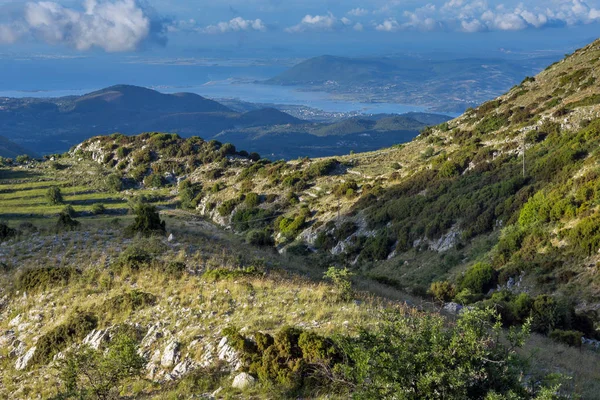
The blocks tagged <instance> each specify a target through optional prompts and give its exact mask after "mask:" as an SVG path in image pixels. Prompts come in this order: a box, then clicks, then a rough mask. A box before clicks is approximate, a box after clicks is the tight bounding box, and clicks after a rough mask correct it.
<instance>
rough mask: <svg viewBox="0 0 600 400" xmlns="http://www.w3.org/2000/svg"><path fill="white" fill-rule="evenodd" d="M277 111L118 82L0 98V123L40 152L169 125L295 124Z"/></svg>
mask: <svg viewBox="0 0 600 400" xmlns="http://www.w3.org/2000/svg"><path fill="white" fill-rule="evenodd" d="M301 122H302V121H301V120H299V119H296V118H294V117H291V116H289V115H287V114H285V113H282V112H280V111H277V110H274V109H269V110H256V111H252V112H249V113H239V112H235V111H233V110H231V109H229V108H227V107H225V106H224V105H222V104H220V103H217V102H216V101H212V100H209V99H206V98H204V97H202V96H199V95H196V94H192V93H177V94H162V93H159V92H157V91H154V90H151V89H146V88H142V87H137V86H128V85H117V86H111V87H109V88H106V89H102V90H99V91H96V92H93V93H89V94H86V95H83V96H68V97H61V98H53V99H40V98H25V99H12V98H4V99H0V129H1V130H2V132H3V133H4V134H5V135H6V136H7V137H8V138H9V139H11V140H13V141H15V142H17V143H20V144H23V145H25V146H27V147H29V148H31V149H33V150H35V151H37V152H39V153H53V152H62V151H65V150H66V149H68V148H69V147H71V146H72V145H74V144H77V143H79V142H81V141H83V140H85V139H87V138H89V137H92V136H94V135H98V134H109V133H113V132H120V133H124V134H137V133H141V132H145V131H156V130H161V131H168V132H177V133H181V134H183V135H201V136H204V137H210V136H212V135H215V134H217V133H219V132H221V131H223V130H226V129H234V128H236V127H248V126H261V125H265V126H266V125H276V124H281V123H285V124H298V123H301Z"/></svg>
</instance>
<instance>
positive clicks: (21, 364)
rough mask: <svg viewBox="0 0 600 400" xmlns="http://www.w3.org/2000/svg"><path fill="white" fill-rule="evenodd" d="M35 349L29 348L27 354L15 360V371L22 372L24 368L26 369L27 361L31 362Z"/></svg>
mask: <svg viewBox="0 0 600 400" xmlns="http://www.w3.org/2000/svg"><path fill="white" fill-rule="evenodd" d="M35 349H36V347H35V346H34V347H32V348H30V349H29V351H27V353H25V354H23V355H22V356H21V357H19V358H18V359H17V362H16V363H15V369H16V370H17V371H22V370H24V369H25V368H27V365H28V364H29V361H31V358H32V357H33V355H34V354H35Z"/></svg>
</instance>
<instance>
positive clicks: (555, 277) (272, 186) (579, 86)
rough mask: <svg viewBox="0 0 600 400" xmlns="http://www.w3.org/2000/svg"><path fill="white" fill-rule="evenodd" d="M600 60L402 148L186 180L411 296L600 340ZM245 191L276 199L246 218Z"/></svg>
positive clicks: (214, 211)
mask: <svg viewBox="0 0 600 400" xmlns="http://www.w3.org/2000/svg"><path fill="white" fill-rule="evenodd" d="M599 60H600V42H598V41H597V42H594V43H593V44H591V45H589V46H587V47H586V48H584V49H581V50H579V51H577V52H576V53H574V54H573V55H571V56H569V57H568V58H566V59H565V60H563V61H561V62H559V63H557V64H555V65H553V66H551V67H549V68H548V69H547V70H546V71H544V72H542V73H541V74H539V75H538V76H536V77H535V78H528V79H526V80H524V82H523V83H522V84H521V85H518V86H516V87H514V88H513V89H512V90H511V91H510V92H508V93H507V94H505V95H503V96H501V97H500V98H498V99H496V100H494V101H491V102H488V103H485V104H483V105H481V106H480V107H478V108H476V109H473V110H469V111H467V112H466V113H465V115H463V116H461V117H459V118H457V119H455V120H452V121H449V122H448V123H444V124H442V125H440V126H438V127H436V128H432V129H427V130H425V131H424V132H423V133H422V134H421V135H419V137H418V138H417V139H415V140H414V141H412V142H410V143H408V144H406V145H404V146H399V147H396V148H391V149H387V150H382V151H378V152H374V153H365V154H356V155H349V156H344V157H337V158H336V159H324V160H314V161H313V160H303V161H297V162H293V163H269V162H266V161H261V162H260V163H257V164H253V165H248V166H241V165H240V166H237V167H235V168H231V167H228V168H227V169H224V170H222V171H221V172H220V175H214V174H212V173H209V171H210V170H211V168H212V167H210V166H205V167H203V168H201V169H199V170H197V171H194V172H193V173H192V174H191V175H190V179H191V180H192V181H194V182H198V183H200V184H201V185H202V186H203V187H214V185H215V184H217V186H219V185H222V189H221V190H219V191H217V192H211V191H203V192H202V196H201V200H199V201H198V202H197V203H196V205H195V206H194V207H196V208H197V211H198V212H199V213H201V214H203V215H206V216H209V217H211V218H212V219H214V220H215V221H217V222H219V223H220V224H224V225H230V226H232V227H233V229H234V230H236V231H238V232H248V231H249V230H250V231H251V230H259V231H262V230H264V231H265V232H266V233H267V234H268V235H271V236H272V237H274V238H275V239H276V242H277V244H278V245H279V247H280V248H282V249H283V248H287V246H290V245H291V244H292V243H293V242H294V240H295V239H301V241H302V242H304V243H306V244H308V245H309V246H310V248H312V249H313V250H318V252H317V254H316V255H315V257H316V259H317V260H320V261H319V262H325V263H334V264H335V263H337V264H339V265H353V266H355V268H357V269H358V270H360V271H362V272H363V273H365V274H368V275H369V276H371V277H373V278H376V279H380V280H382V281H384V282H388V283H390V284H393V285H398V286H401V287H404V288H407V289H410V290H412V291H414V292H415V293H420V294H425V293H426V291H427V290H428V288H429V286H430V284H431V283H433V282H436V281H444V280H447V281H448V282H447V283H446V284H445V285H446V286H444V287H446V288H448V290H447V293H445V294H443V295H442V294H439V293H438V294H439V295H440V296H442V297H443V298H444V299H446V300H451V299H454V300H455V301H458V302H460V303H466V304H470V303H477V304H492V305H494V304H495V305H497V306H498V307H504V308H503V309H504V310H513V311H510V312H509V311H506V315H505V316H506V318H507V320H508V321H511V323H518V322H522V321H523V318H525V317H526V316H527V315H528V313H535V312H538V311H539V310H537V307H542V303H543V302H549V303H550V308H551V309H553V310H554V311H552V313H555V314H552V315H551V316H548V318H551V320H552V321H554V322H551V323H549V324H548V325H537V326H536V327H535V329H536V330H538V331H539V332H542V333H550V332H552V331H553V330H555V329H557V330H574V331H579V332H582V334H584V335H585V336H587V337H598V334H597V332H596V331H595V328H594V325H593V323H592V322H590V321H596V323H597V321H599V320H600V318H599V317H600V316H599V315H598V309H599V308H600V280H599V278H598V274H597V268H596V267H595V265H596V264H597V263H598V262H599V260H598V259H597V251H598V250H599V248H600V239H598V238H599V237H600V235H599V234H598V233H597V232H600V223H599V222H598V221H600V214H598V206H599V205H600V194H597V193H600V191H599V190H598V189H597V188H598V187H600V178H599V177H600V170H598V167H597V165H598V164H599V163H600V158H599V157H600V154H599V153H598V152H597V148H598V146H599V145H600V100H599V99H600V88H599V87H598V85H597V84H596V79H597V78H598V77H599V74H600V61H599ZM365 123H367V122H365ZM368 124H372V122H368ZM524 141H525V146H526V148H527V150H526V160H525V174H523V159H522V146H523V142H524ZM85 148H86V147H83V148H82V150H85ZM219 187H221V186H219ZM243 188H247V189H246V190H252V191H254V192H255V193H256V194H258V195H259V199H266V198H272V197H273V196H275V197H274V198H277V199H279V200H278V201H276V202H275V203H268V202H264V201H263V200H261V202H259V205H258V206H256V205H253V206H251V207H249V206H246V205H245V203H244V200H243V196H242V197H240V191H243V190H244V189H243ZM250 188H251V189H250ZM338 204H339V207H340V208H338ZM338 212H339V214H340V219H339V220H338ZM265 218H266V219H265ZM269 218H270V219H269ZM254 219H258V220H260V221H261V222H260V223H256V224H254V223H252V221H254ZM265 221H266V222H265ZM273 221H275V222H273ZM294 246H295V245H294ZM323 260H326V261H323ZM478 274H479V275H482V276H484V277H485V278H481V279H482V280H477V279H475V278H474V276H478ZM468 277H471V278H468ZM471 279H475V281H476V282H475V283H473V282H472V281H471ZM478 279H479V278H478ZM498 287H500V288H501V289H503V290H502V291H498V293H492V292H490V289H494V288H498ZM434 290H437V289H434ZM520 294H523V296H522V297H518V296H519V295H520ZM544 296H550V297H544ZM517 298H519V299H520V300H519V301H523V302H524V303H523V304H522V305H523V307H525V308H524V311H515V310H516V308H515V307H517V305H516V303H514V302H515V301H517ZM536 304H537V305H536ZM536 310H537V311H536Z"/></svg>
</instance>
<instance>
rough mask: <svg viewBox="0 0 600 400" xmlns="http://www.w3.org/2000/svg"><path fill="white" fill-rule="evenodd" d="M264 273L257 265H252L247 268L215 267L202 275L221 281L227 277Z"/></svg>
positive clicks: (251, 275)
mask: <svg viewBox="0 0 600 400" xmlns="http://www.w3.org/2000/svg"><path fill="white" fill-rule="evenodd" d="M262 275H264V273H263V272H262V271H261V270H260V269H258V268H257V267H254V266H250V267H246V268H235V269H229V268H215V269H209V270H207V271H206V272H204V273H203V274H202V277H203V278H204V279H206V280H210V281H221V280H226V279H237V278H242V277H253V276H262Z"/></svg>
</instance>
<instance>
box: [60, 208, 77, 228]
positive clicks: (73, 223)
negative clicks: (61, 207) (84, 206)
mask: <svg viewBox="0 0 600 400" xmlns="http://www.w3.org/2000/svg"><path fill="white" fill-rule="evenodd" d="M79 225H81V223H80V222H79V221H77V220H75V219H73V218H72V217H71V215H69V212H68V210H67V212H64V211H63V212H61V213H60V214H59V215H58V220H57V221H56V225H55V227H56V230H57V231H58V232H61V231H73V230H75V229H77V228H78V227H79Z"/></svg>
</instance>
